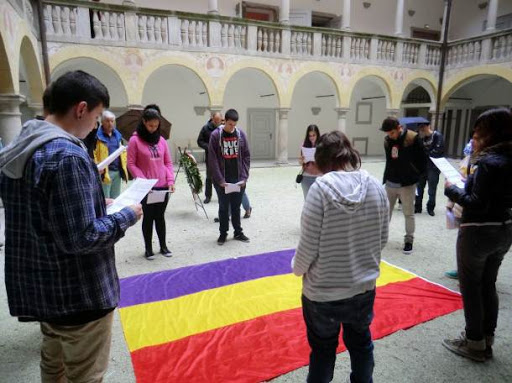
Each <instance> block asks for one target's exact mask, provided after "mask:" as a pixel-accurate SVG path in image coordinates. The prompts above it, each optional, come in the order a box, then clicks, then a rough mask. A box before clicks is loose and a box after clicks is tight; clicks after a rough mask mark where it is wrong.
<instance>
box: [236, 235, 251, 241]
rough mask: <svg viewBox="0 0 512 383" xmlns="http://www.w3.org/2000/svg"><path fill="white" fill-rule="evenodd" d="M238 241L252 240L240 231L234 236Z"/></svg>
mask: <svg viewBox="0 0 512 383" xmlns="http://www.w3.org/2000/svg"><path fill="white" fill-rule="evenodd" d="M234 238H235V239H236V240H237V241H240V242H250V239H249V238H247V237H246V236H245V235H244V233H240V234H237V235H235V237H234Z"/></svg>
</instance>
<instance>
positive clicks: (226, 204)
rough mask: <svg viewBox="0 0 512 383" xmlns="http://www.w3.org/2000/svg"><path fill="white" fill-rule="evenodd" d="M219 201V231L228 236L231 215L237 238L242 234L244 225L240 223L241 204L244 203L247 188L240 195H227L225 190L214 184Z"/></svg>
mask: <svg viewBox="0 0 512 383" xmlns="http://www.w3.org/2000/svg"><path fill="white" fill-rule="evenodd" d="M213 186H214V187H215V191H216V192H217V198H218V200H219V223H220V224H219V231H220V233H221V234H227V233H228V231H229V216H230V214H231V223H232V224H233V229H234V230H235V236H236V235H238V234H242V233H243V230H242V225H241V222H240V204H241V203H242V199H243V195H244V194H245V187H243V188H242V189H241V190H240V192H238V193H229V194H226V193H225V191H224V188H223V187H222V186H220V185H217V184H213Z"/></svg>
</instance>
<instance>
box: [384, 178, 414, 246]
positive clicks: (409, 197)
mask: <svg viewBox="0 0 512 383" xmlns="http://www.w3.org/2000/svg"><path fill="white" fill-rule="evenodd" d="M415 191H416V185H410V186H403V187H401V188H390V187H388V186H386V194H387V195H388V200H389V220H390V221H391V217H392V215H393V209H394V208H395V203H396V200H397V199H398V198H400V200H401V201H402V212H403V213H404V218H405V237H404V242H405V243H413V241H414V230H415V221H414V197H415Z"/></svg>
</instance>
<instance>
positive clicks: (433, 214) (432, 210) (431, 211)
mask: <svg viewBox="0 0 512 383" xmlns="http://www.w3.org/2000/svg"><path fill="white" fill-rule="evenodd" d="M427 213H428V215H429V216H431V217H433V216H435V215H436V213H435V212H434V209H427Z"/></svg>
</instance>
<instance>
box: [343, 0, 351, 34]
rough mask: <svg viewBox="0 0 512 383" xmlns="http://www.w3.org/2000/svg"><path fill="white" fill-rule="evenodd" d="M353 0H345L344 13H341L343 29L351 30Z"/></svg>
mask: <svg viewBox="0 0 512 383" xmlns="http://www.w3.org/2000/svg"><path fill="white" fill-rule="evenodd" d="M351 3H352V0H343V14H342V15H341V29H342V30H344V31H350V29H351V28H350V5H351Z"/></svg>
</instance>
